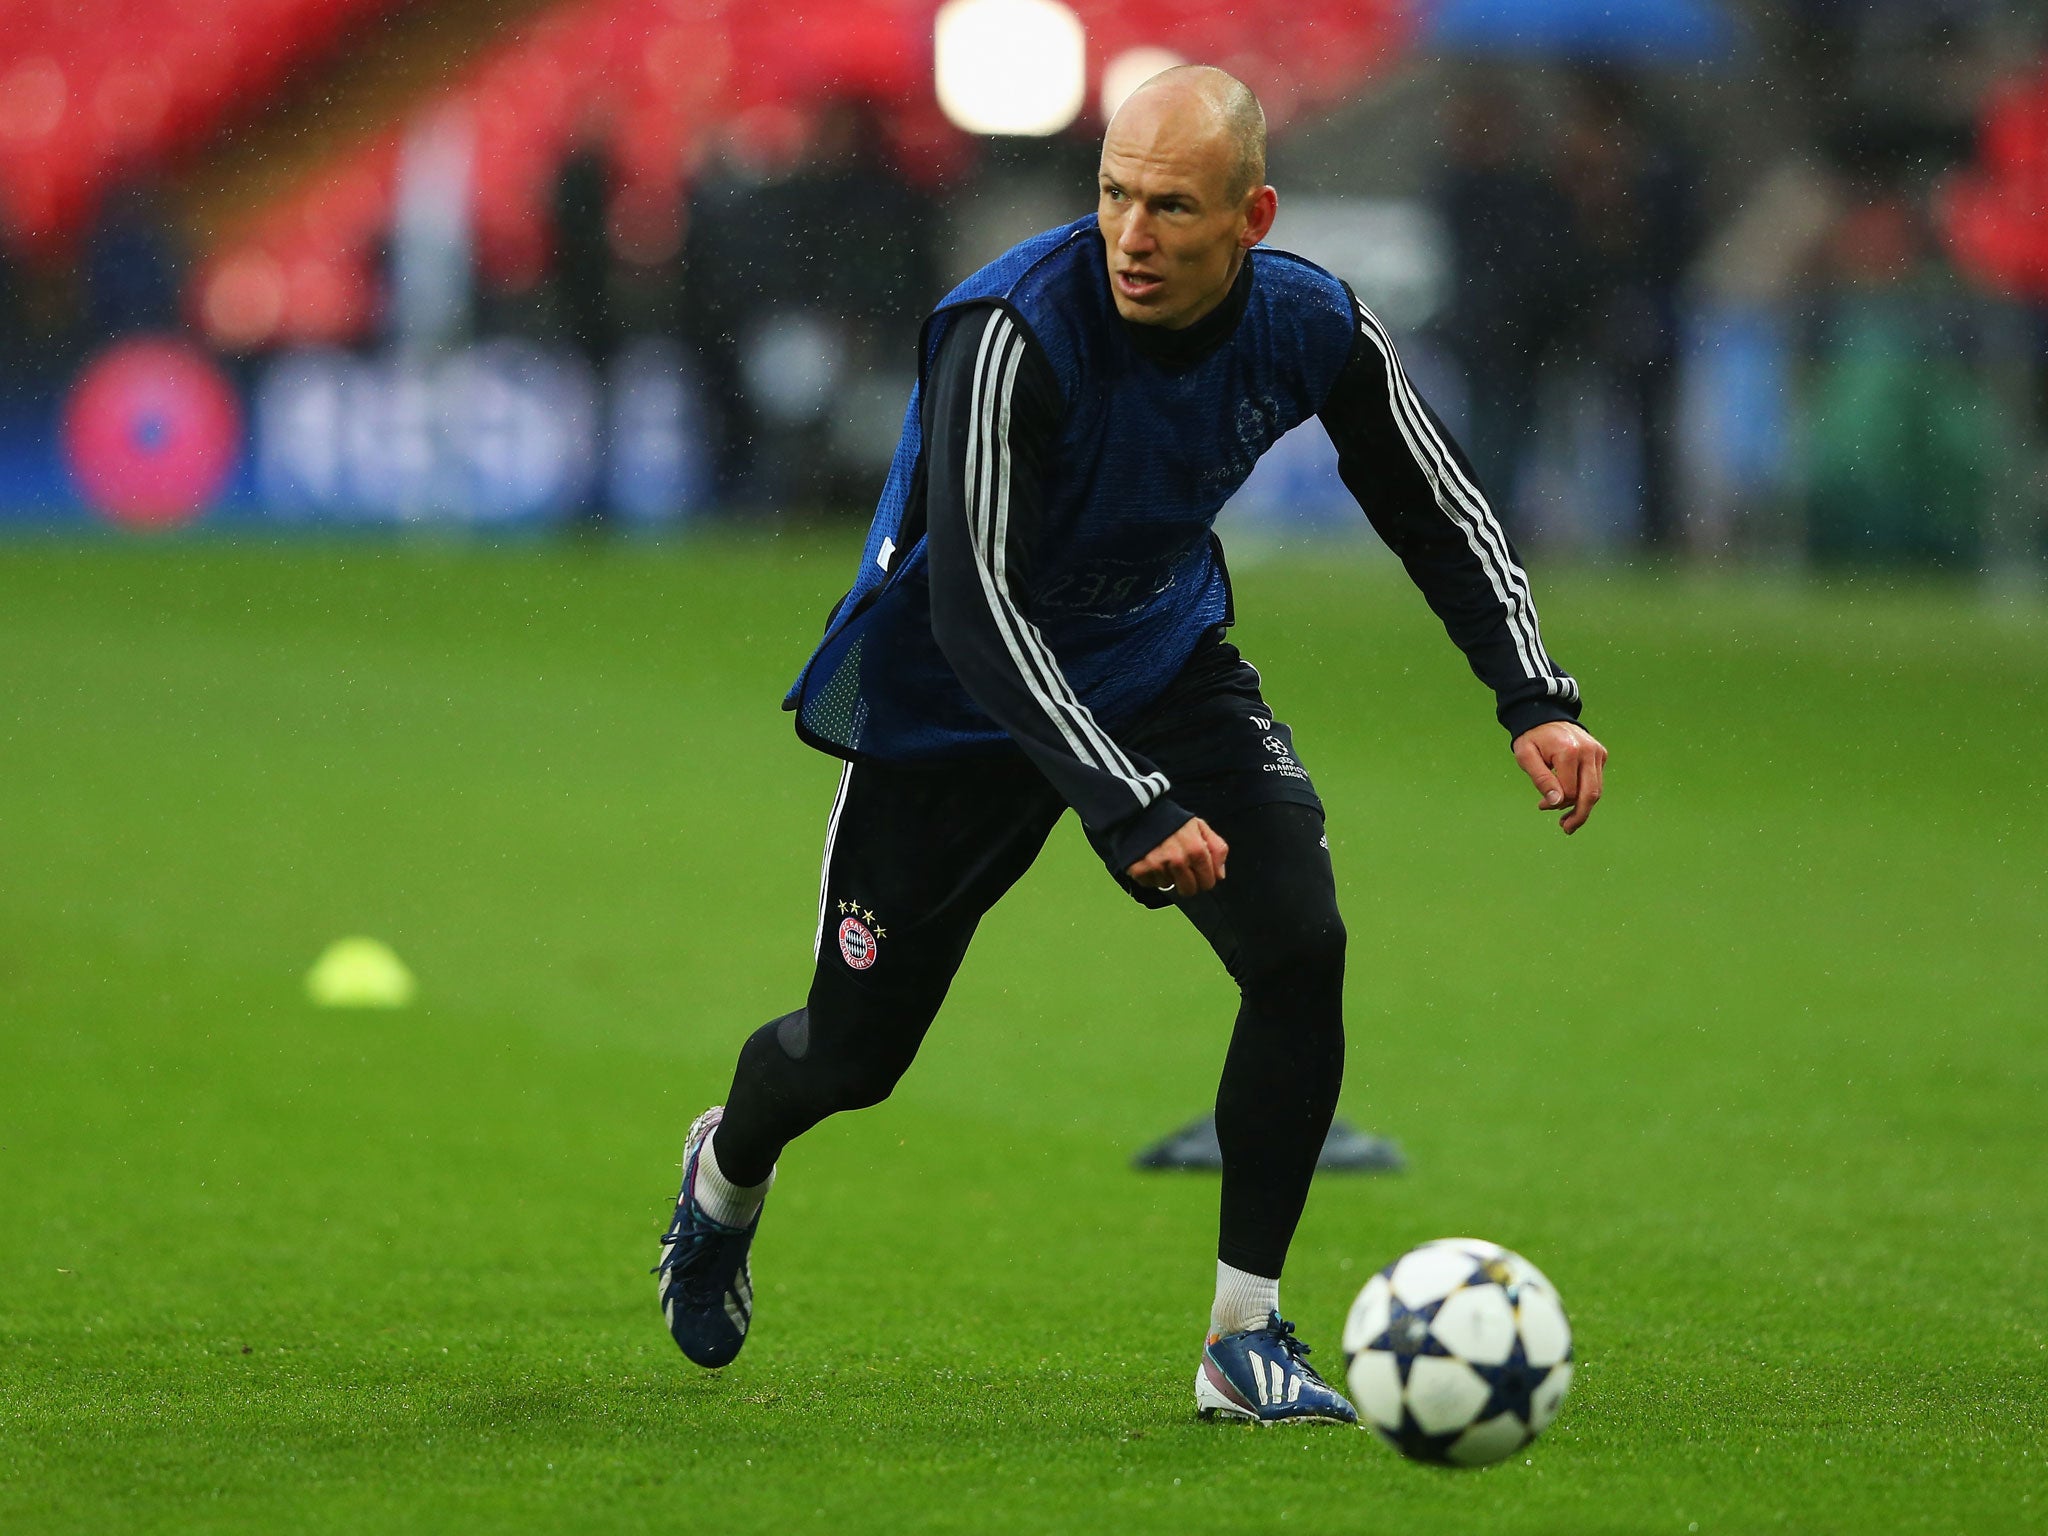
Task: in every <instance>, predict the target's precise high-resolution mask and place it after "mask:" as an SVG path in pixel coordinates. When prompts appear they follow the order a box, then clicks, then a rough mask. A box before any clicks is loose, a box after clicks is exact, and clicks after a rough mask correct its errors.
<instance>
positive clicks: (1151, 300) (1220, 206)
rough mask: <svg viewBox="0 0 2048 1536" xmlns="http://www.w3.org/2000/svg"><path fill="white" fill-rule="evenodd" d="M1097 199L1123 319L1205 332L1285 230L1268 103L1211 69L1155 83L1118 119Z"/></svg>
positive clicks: (1192, 67)
mask: <svg viewBox="0 0 2048 1536" xmlns="http://www.w3.org/2000/svg"><path fill="white" fill-rule="evenodd" d="M1095 190H1096V198H1097V208H1096V216H1097V219H1098V220H1099V221H1100V223H1101V226H1102V238H1103V241H1104V243H1105V244H1106V245H1107V246H1108V247H1109V288H1110V292H1111V293H1112V294H1114V295H1115V297H1116V307H1117V313H1118V314H1120V315H1122V316H1123V317H1124V318H1125V319H1126V320H1134V321H1137V322H1138V323H1139V324H1141V325H1157V326H1163V327H1165V328H1166V329H1168V330H1179V329H1180V328H1181V327H1183V326H1187V325H1192V324H1194V323H1195V322H1196V321H1197V320H1199V319H1201V318H1202V317H1203V316H1204V315H1206V314H1208V313H1209V311H1210V310H1212V309H1214V308H1215V307H1216V306H1217V305H1218V304H1220V303H1221V302H1222V301H1223V296H1224V295H1225V294H1227V293H1229V292H1230V285H1231V283H1232V282H1233V281H1235V280H1236V278H1237V271H1238V268H1239V266H1240V265H1242V264H1243V261H1244V253H1245V252H1246V251H1248V250H1250V249H1251V248H1252V247H1253V246H1255V245H1257V244H1258V243H1259V242H1260V241H1261V240H1263V239H1265V238H1266V234H1267V232H1268V231H1269V230H1271V229H1272V227H1273V214H1274V211H1275V209H1276V208H1277V206H1278V199H1277V197H1276V196H1275V194H1274V192H1273V189H1272V188H1271V187H1269V186H1267V185H1266V114H1265V113H1264V112H1263V111H1261V110H1260V108H1259V102H1258V98H1257V97H1256V96H1254V95H1252V93H1251V92H1250V91H1249V90H1247V89H1246V88H1245V86H1244V84H1243V82H1242V81H1239V80H1237V79H1235V78H1233V77H1232V76H1230V75H1227V74H1225V73H1224V72H1223V71H1222V70H1220V69H1211V68H1209V67H1208V66H1206V65H1201V64H1182V65H1179V66H1178V67H1176V68H1173V69H1169V70H1167V71H1165V72H1164V73H1163V74H1157V75H1154V76H1153V77H1152V78H1151V79H1150V80H1147V81H1146V82H1145V83H1144V84H1143V85H1141V86H1139V87H1138V88H1137V90H1135V91H1133V92H1132V93H1131V95H1130V97H1129V98H1128V99H1127V100H1126V101H1125V102H1124V104H1123V105H1122V106H1121V107H1119V108H1118V109H1117V114H1116V116H1115V117H1113V118H1111V119H1110V123H1109V131H1108V132H1107V133H1106V134H1104V135H1103V138H1102V167H1101V170H1100V171H1099V172H1098V174H1097V177H1096V188H1095Z"/></svg>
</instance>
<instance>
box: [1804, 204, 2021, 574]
mask: <svg viewBox="0 0 2048 1536" xmlns="http://www.w3.org/2000/svg"><path fill="white" fill-rule="evenodd" d="M1823 276H1824V280H1825V283H1826V288H1825V290H1824V292H1823V296H1822V299H1821V303H1820V306H1819V309H1818V312H1817V316H1816V320H1817V328H1816V334H1815V337H1814V343H1813V355H1814V359H1815V361H1814V365H1813V374H1812V381H1811V391H1810V392H1811V399H1810V405H1809V411H1810V417H1809V427H1808V435H1809V464H1808V471H1807V473H1808V525H1807V526H1808V542H1809V546H1810V549H1811V552H1812V554H1813V555H1814V557H1815V558H1816V559H1819V560H1822V561H1828V562H1839V561H1844V560H1873V559H1874V560H1879V561H1902V560H1918V561H1927V562H1930V563H1934V564H1939V565H1949V566H1959V567H1971V566H1974V565H1975V564H1976V563H1977V559H1978V553H1979V547H1980V540H1981V535H1982V532H1983V519H1984V514H1985V509H1986V507H1987V505H1988V503H1989V502H1990V501H1991V499H1992V498H1993V496H1994V495H1995V494H1997V493H1998V492H1999V491H2000V490H2001V489H2002V487H2003V483H2004V479H2005V476H2006V474H2007V473H2008V471H2009V469H2010V465H2009V462H2008V460H2009V455H2010V451H2011V441H2010V437H2009V435H2008V433H2007V431H2006V424H2005V422H2004V420H2003V417H2002V416H2001V413H2000V410H1999V406H1998V402H1997V401H1996V400H1995V399H1994V398H1993V396H1992V394H1991V391H1990V389H1989V387H1988V385H1987V383H1986V381H1985V378H1984V376H1983V373H1982V371H1981V370H1979V369H1977V368H1975V367H1973V366H1972V361H1971V360H1972V358H1973V357H1975V356H1976V355H1977V353H1978V351H1979V346H1978V342H1979V338H1978V337H1977V336H1976V335H1975V334H1974V333H1973V324H1972V321H1973V316H1972V313H1971V311H1970V309H1969V307H1968V306H1967V305H1965V304H1963V303H1961V302H1959V299H1960V295H1959V293H1958V290H1957V288H1956V285H1955V284H1954V282H1953V281H1952V280H1951V278H1950V277H1949V275H1948V273H1947V272H1946V270H1945V269H1944V268H1943V267H1942V266H1941V264H1940V263H1939V262H1938V261H1936V260H1935V259H1934V254H1933V250H1932V246H1931V243H1930V241H1929V238H1928V234H1927V230H1926V228H1925V225H1924V221H1923V218H1922V214H1921V211H1920V210H1919V209H1918V208H1917V207H1915V206H1914V205H1913V204H1912V203H1911V202H1910V201H1909V200H1908V199H1907V198H1906V197H1905V196H1903V195H1901V194H1900V193H1899V192H1897V191H1896V190H1881V191H1878V192H1877V193H1875V194H1874V195H1872V196H1871V197H1869V198H1868V199H1867V200H1866V201H1864V202H1863V203H1862V204H1860V205H1859V206H1856V207H1854V208H1852V209H1851V210H1850V211H1849V212H1848V213H1847V214H1846V215H1845V216H1844V217H1843V219H1842V220H1841V222H1840V223H1839V224H1838V226H1837V227H1836V230H1835V232H1834V235H1833V238H1832V240H1831V241H1830V243H1829V247H1828V250H1827V255H1826V270H1825V272H1824V274H1823Z"/></svg>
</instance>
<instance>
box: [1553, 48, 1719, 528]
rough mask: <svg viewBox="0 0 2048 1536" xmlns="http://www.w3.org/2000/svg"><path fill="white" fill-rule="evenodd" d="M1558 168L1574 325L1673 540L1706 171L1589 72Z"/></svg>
mask: <svg viewBox="0 0 2048 1536" xmlns="http://www.w3.org/2000/svg"><path fill="white" fill-rule="evenodd" d="M1559 176H1560V180H1561V183H1562V185H1563V188H1564V191H1565V193H1566V195H1567V197H1568V198H1569V200H1570V203H1571V227H1572V238H1571V240H1570V241H1569V243H1568V248H1569V249H1570V250H1571V252H1572V255H1573V258H1574V260H1575V261H1576V262H1577V263H1578V264H1579V268H1578V271H1577V272H1576V273H1575V274H1574V282H1573V284H1572V286H1573V288H1574V289H1575V290H1576V292H1575V295H1574V297H1575V299H1576V301H1577V302H1576V303H1574V304H1573V306H1572V308H1573V309H1574V310H1575V311H1576V312H1577V313H1576V315H1575V325H1574V335H1575V339H1576V342H1577V347H1578V350H1579V352H1580V355H1581V356H1582V357H1584V358H1585V360H1586V361H1587V362H1589V363H1590V364H1591V365H1592V368H1593V370H1594V373H1595V375H1596V377H1597V378H1599V379H1600V380H1601V381H1602V382H1603V383H1604V384H1605V385H1606V397H1607V403H1608V404H1609V406H1610V408H1612V409H1614V410H1615V411H1616V412H1617V413H1618V415H1619V417H1620V421H1621V423H1622V424H1623V425H1624V426H1626V427H1627V428H1628V429H1629V435H1630V436H1632V437H1633V438H1634V440H1635V441H1634V448H1635V452H1636V455H1637V463H1638V466H1639V478H1638V481H1637V508H1636V510H1637V514H1638V523H1637V531H1638V532H1639V534H1640V536H1641V538H1642V541H1643V543H1644V544H1645V545H1647V546H1649V547H1651V548H1653V549H1654V548H1661V547H1663V546H1665V545H1667V544H1669V543H1670V542H1671V540H1672V537H1673V533H1674V530H1675V528H1676V524H1677V522H1678V513H1677V500H1678V498H1677V487H1676V485H1675V483H1674V477H1673V468H1674V465H1675V460H1676V452H1675V445H1674V442H1673V408H1674V403H1675V382H1676V380H1675V375H1676V366H1675V365H1676V362H1677V356H1678V329H1679V314H1678V310H1679V288H1680V284H1681V281H1682V279H1683V278H1684V275H1685V271H1686V267H1687V265H1688V264H1689V263H1690V261H1691V260H1692V256H1693V253H1694V251H1695V249H1696V248H1697V247H1698V244H1699V221H1698V216H1697V195H1698V194H1697V177H1696V176H1695V175H1694V173H1693V171H1692V169H1691V167H1690V165H1689V164H1688V163H1687V161H1686V159H1685V157H1684V156H1683V155H1682V154H1681V153H1680V152H1679V151H1678V149H1677V148H1676V147H1675V146H1674V145H1673V144H1671V143H1670V142H1669V141H1667V140H1666V139H1665V138H1664V137H1663V136H1662V135H1661V134H1660V133H1659V132H1658V131H1657V130H1656V128H1655V126H1654V124H1653V120H1652V119H1651V117H1650V115H1649V114H1648V113H1647V112H1646V111H1644V110H1643V108H1642V105H1641V103H1640V101H1639V100H1638V99H1637V96H1636V93H1635V91H1634V89H1633V88H1632V86H1631V85H1630V83H1629V82H1628V81H1627V80H1626V79H1625V78H1623V77H1621V76H1619V75H1613V74H1607V73H1594V72H1586V73H1583V74H1582V75H1581V76H1580V78H1579V79H1578V81H1577V82H1576V87H1575V89H1574V90H1573V92H1572V94H1571V98H1570V106H1569V109H1568V110H1567V112H1566V115H1565V121H1564V131H1563V141H1562V145H1561V153H1560V164H1559Z"/></svg>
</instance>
